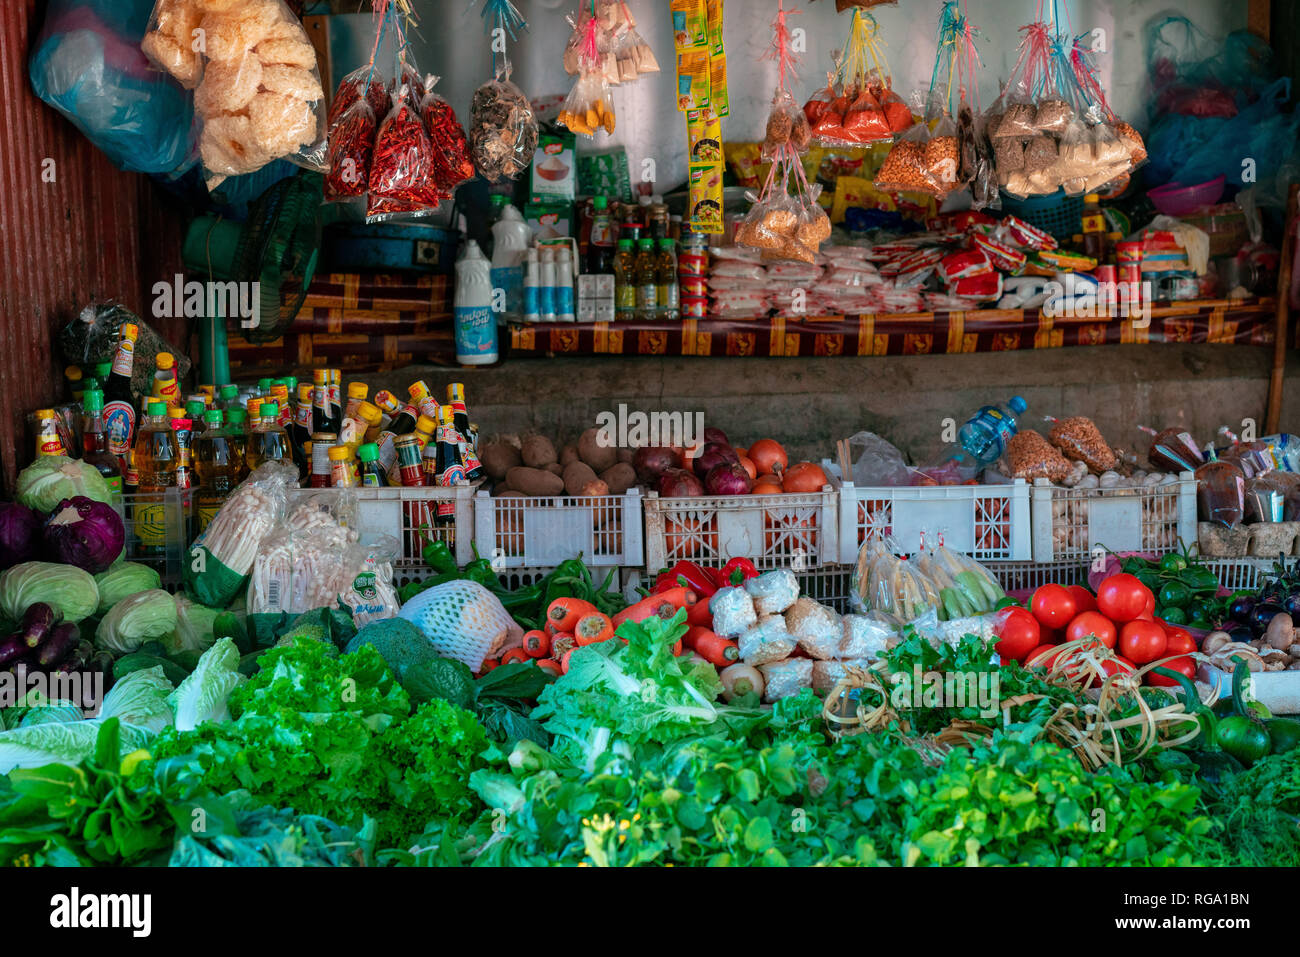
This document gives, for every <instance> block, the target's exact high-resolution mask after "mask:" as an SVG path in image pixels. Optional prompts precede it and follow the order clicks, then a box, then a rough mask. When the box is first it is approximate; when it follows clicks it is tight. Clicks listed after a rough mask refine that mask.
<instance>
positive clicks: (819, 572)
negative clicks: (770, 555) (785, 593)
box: [795, 565, 853, 614]
mask: <svg viewBox="0 0 1300 957" xmlns="http://www.w3.org/2000/svg"><path fill="white" fill-rule="evenodd" d="M852 576H853V566H852V565H823V566H821V567H820V568H814V569H812V570H811V571H806V572H795V577H796V578H798V579H799V593H800V594H801V595H806V596H807V597H808V598H811V599H812V600H813V601H817V602H821V603H822V604H823V605H829V606H830V607H831V608H834V609H835V610H836V611H838V612H839V613H840V614H845V613H847V612H849V611H850V610H851V609H850V608H849V589H850V587H851V583H852V580H853V577H852Z"/></svg>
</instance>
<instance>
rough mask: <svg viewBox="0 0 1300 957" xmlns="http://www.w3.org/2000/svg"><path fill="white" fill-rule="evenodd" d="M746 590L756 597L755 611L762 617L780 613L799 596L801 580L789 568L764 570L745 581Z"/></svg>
mask: <svg viewBox="0 0 1300 957" xmlns="http://www.w3.org/2000/svg"><path fill="white" fill-rule="evenodd" d="M745 591H747V592H749V595H750V597H751V598H753V599H754V611H755V612H756V613H757V614H758V616H759V617H760V618H762V617H763V616H765V615H779V614H781V613H782V612H784V611H785V610H786V609H787V608H789V607H790V606H791V605H793V604H794V603H795V602H796V601H797V600H798V598H799V581H798V579H796V578H795V577H794V572H792V571H790V569H788V568H779V569H777V570H776V571H771V572H764V573H763V574H762V575H756V576H755V577H753V578H750V579H747V580H746V581H745Z"/></svg>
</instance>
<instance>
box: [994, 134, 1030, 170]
mask: <svg viewBox="0 0 1300 957" xmlns="http://www.w3.org/2000/svg"><path fill="white" fill-rule="evenodd" d="M993 162H994V163H995V164H996V165H997V170H998V173H999V174H1002V175H1010V174H1011V173H1015V172H1019V171H1021V170H1023V169H1024V168H1025V144H1024V143H1022V142H1020V140H1015V139H999V140H994V141H993Z"/></svg>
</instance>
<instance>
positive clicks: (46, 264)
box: [0, 0, 185, 491]
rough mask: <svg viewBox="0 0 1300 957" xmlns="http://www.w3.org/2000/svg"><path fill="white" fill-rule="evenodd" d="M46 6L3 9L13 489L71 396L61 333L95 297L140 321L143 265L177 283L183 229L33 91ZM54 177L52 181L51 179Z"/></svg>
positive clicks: (0, 122) (5, 376)
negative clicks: (40, 434)
mask: <svg viewBox="0 0 1300 957" xmlns="http://www.w3.org/2000/svg"><path fill="white" fill-rule="evenodd" d="M43 8H44V3H43V0H4V2H3V3H2V4H0V144H3V149H0V196H2V197H3V198H2V199H0V331H2V338H0V487H2V488H4V489H5V490H6V491H12V487H13V481H14V477H15V476H16V474H17V472H18V469H19V467H20V466H21V465H23V464H25V463H26V461H27V460H28V459H30V457H31V452H30V450H29V449H27V448H26V442H27V431H26V426H25V422H24V418H25V416H26V414H27V413H28V412H30V411H32V410H33V409H35V408H38V407H39V406H40V405H41V404H42V403H49V402H52V401H54V400H56V399H58V398H60V397H61V393H62V388H63V387H62V363H61V362H60V360H59V356H58V353H57V349H56V347H55V343H54V333H55V331H56V330H57V329H58V328H59V327H60V326H62V325H63V324H64V323H65V322H67V321H68V319H69V318H71V317H73V316H75V315H76V314H77V313H78V312H79V311H80V309H81V308H82V306H84V305H85V304H86V303H87V302H90V301H91V300H94V299H110V298H111V299H116V300H118V301H120V302H122V303H123V304H125V305H126V306H128V307H129V308H131V309H133V310H135V311H137V312H139V311H140V309H141V307H142V305H143V303H144V298H143V296H144V290H143V289H142V280H141V272H142V270H141V266H142V264H148V265H149V272H150V274H151V275H152V274H153V273H155V272H157V273H160V274H162V275H169V274H170V271H174V270H172V269H171V268H170V264H172V263H174V262H178V261H179V224H178V223H177V222H176V217H175V216H174V215H173V214H169V213H168V212H167V211H166V210H165V209H164V208H163V205H162V204H161V203H159V202H157V201H156V200H155V198H154V196H153V186H152V184H151V183H150V182H149V181H148V180H147V179H146V178H144V177H141V176H137V175H133V174H127V173H122V172H120V171H118V170H117V169H115V168H114V167H113V166H112V164H110V163H109V162H108V160H107V159H106V158H105V157H104V155H103V154H102V153H100V152H99V151H98V150H97V149H95V148H94V147H93V146H91V145H90V143H89V142H87V140H86V139H85V138H84V137H83V136H81V134H79V133H78V132H77V131H76V130H75V129H74V128H73V127H72V126H71V125H70V124H69V123H67V122H66V121H65V120H64V119H63V118H62V117H61V116H59V115H58V114H57V113H56V112H54V111H53V110H51V109H49V108H48V107H46V106H45V105H44V104H43V103H41V102H40V101H39V100H38V99H37V98H36V96H35V95H34V94H33V93H32V90H31V85H30V84H29V82H28V79H27V54H28V51H29V48H30V43H31V39H32V38H33V37H34V36H35V34H36V32H37V31H38V30H39V28H40V23H41V19H42V16H43ZM48 160H52V161H53V164H52V166H51V165H50V164H49V163H47V161H48ZM47 170H52V172H53V180H54V181H53V182H47V181H46V179H47V178H49V177H48V174H47ZM159 331H160V332H163V333H164V334H165V335H166V334H168V333H172V332H179V331H181V330H163V329H160V330H159ZM173 341H176V340H175V338H173ZM180 341H185V340H184V339H183V338H182V339H181V340H180Z"/></svg>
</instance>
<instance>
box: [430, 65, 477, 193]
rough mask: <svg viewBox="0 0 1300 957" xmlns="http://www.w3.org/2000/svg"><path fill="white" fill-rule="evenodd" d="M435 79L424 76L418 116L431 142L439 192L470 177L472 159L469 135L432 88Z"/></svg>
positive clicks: (449, 188)
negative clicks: (424, 88)
mask: <svg viewBox="0 0 1300 957" xmlns="http://www.w3.org/2000/svg"><path fill="white" fill-rule="evenodd" d="M437 82H438V77H436V76H430V77H429V78H428V80H427V82H426V84H425V86H426V88H427V92H426V93H425V94H424V100H423V102H422V103H421V104H420V116H421V118H422V119H423V120H424V128H425V130H426V131H427V132H428V134H429V139H430V141H431V142H432V143H433V160H434V174H435V176H436V178H437V180H438V183H439V185H440V186H441V188H442V190H443V192H446V193H451V192H452V191H453V190H454V189H455V188H456V187H457V186H459V185H460V184H461V183H463V182H465V181H466V180H468V179H472V178H473V177H474V162H473V160H471V159H470V158H469V137H467V136H466V135H465V127H464V126H462V125H461V122H460V120H459V119H457V118H456V111H455V110H454V109H452V106H451V104H450V103H448V102H447V101H446V100H445V99H443V97H441V96H439V95H438V94H437V93H435V92H434V90H433V87H434V86H435V85H436V84H437Z"/></svg>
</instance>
